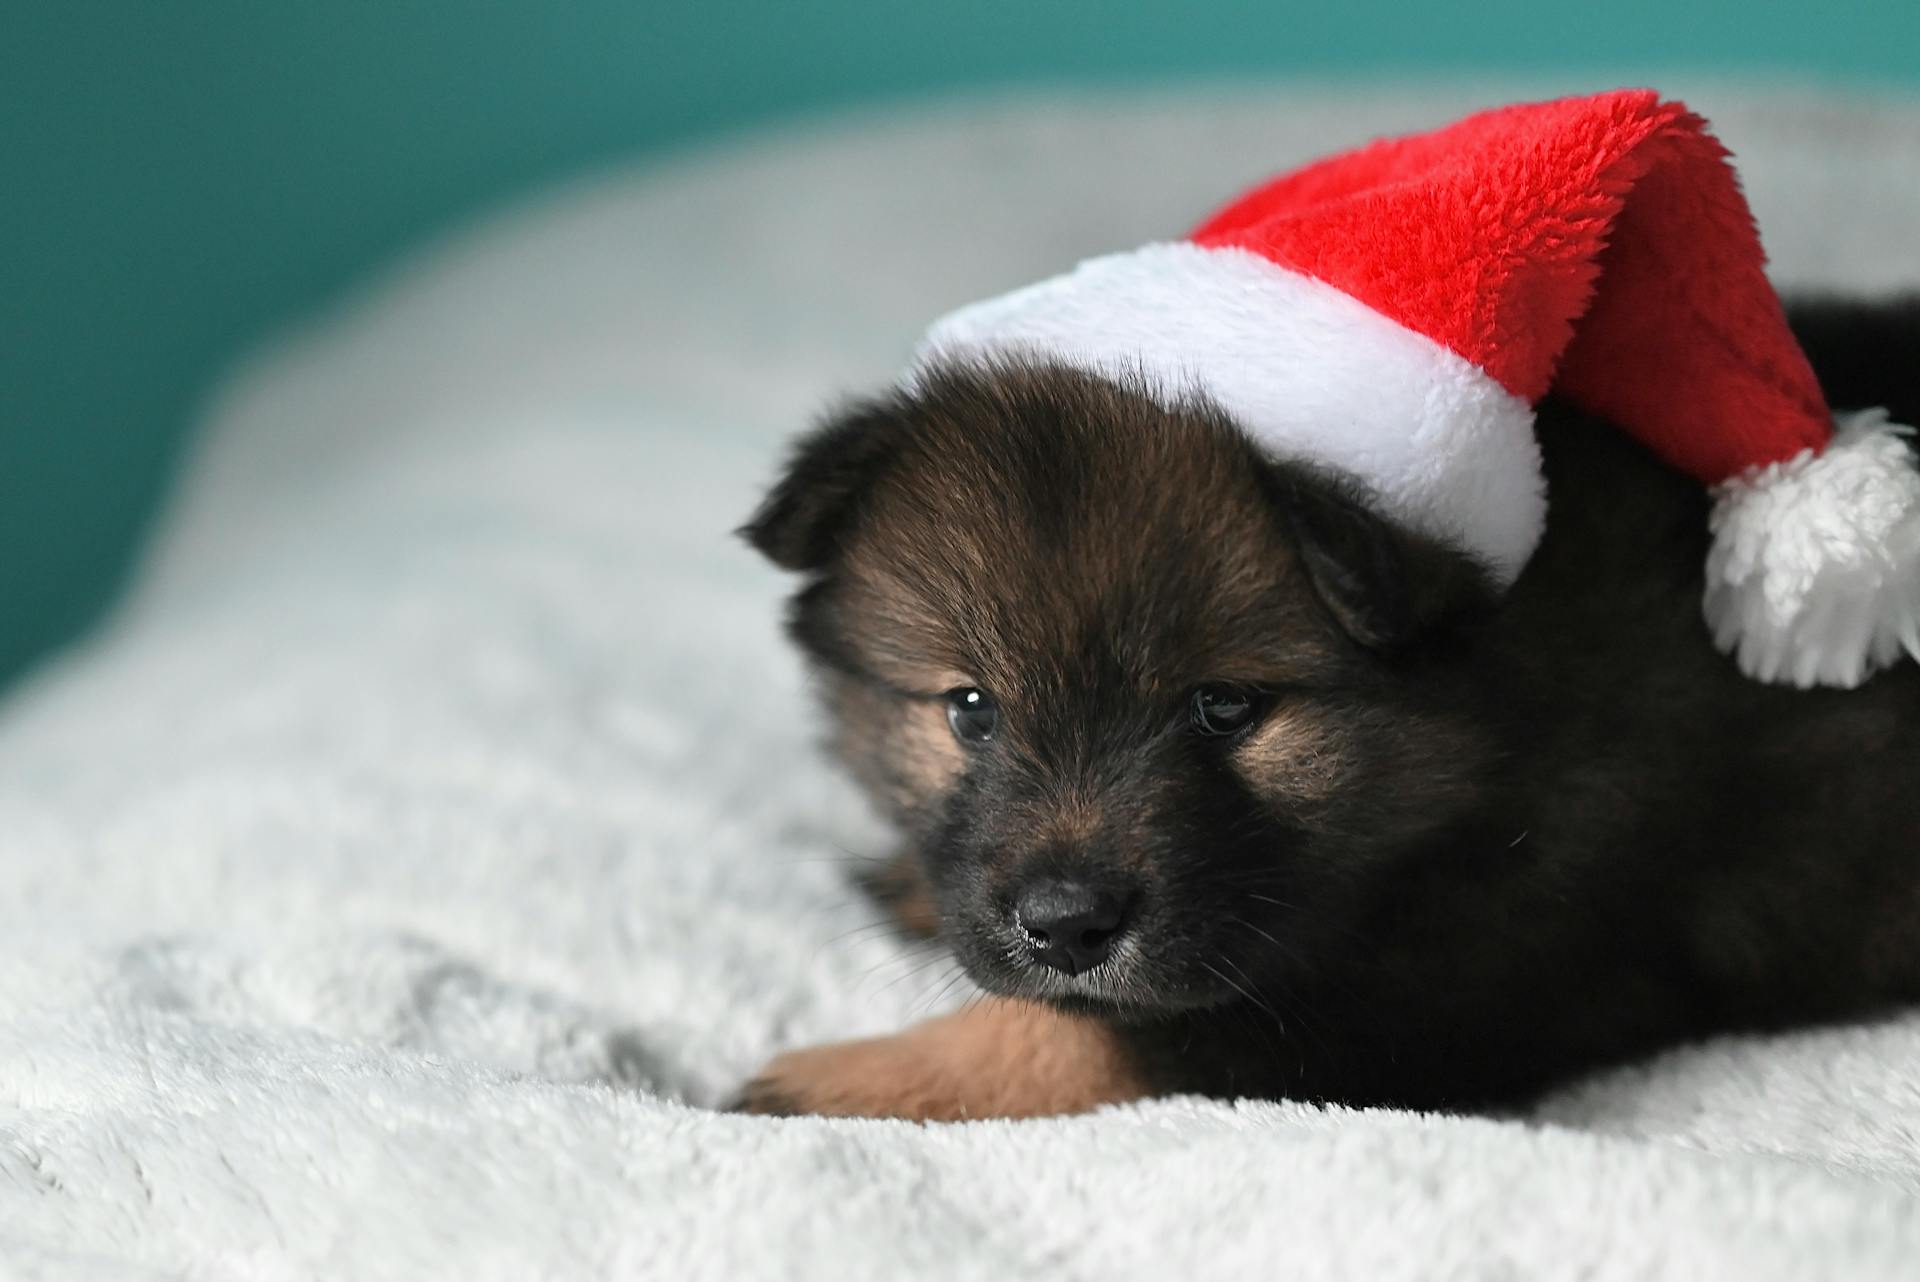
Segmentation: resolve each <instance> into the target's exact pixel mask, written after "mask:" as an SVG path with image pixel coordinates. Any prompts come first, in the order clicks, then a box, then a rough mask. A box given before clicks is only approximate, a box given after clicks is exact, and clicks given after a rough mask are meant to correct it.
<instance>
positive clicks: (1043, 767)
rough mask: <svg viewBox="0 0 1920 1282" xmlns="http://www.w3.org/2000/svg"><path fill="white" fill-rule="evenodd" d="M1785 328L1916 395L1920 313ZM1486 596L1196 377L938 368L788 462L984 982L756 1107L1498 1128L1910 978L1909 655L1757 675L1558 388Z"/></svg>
mask: <svg viewBox="0 0 1920 1282" xmlns="http://www.w3.org/2000/svg"><path fill="white" fill-rule="evenodd" d="M1794 320H1795V326H1796V330H1797V333H1798V335H1799V337H1800V338H1801V340H1802V342H1803V344H1804V346H1805V347H1806V348H1807V350H1808V353H1809V355H1810V357H1811V358H1812V360H1813V363H1814V365H1815V368H1816V370H1818V371H1819V372H1820V374H1821V376H1822V380H1823V383H1824V384H1825V386H1826V390H1827V392H1828V394H1829V397H1830V399H1831V400H1832V401H1833V403H1835V404H1849V405H1861V404H1881V405H1887V406H1888V407H1889V408H1890V409H1891V410H1892V411H1893V415H1894V417H1895V418H1896V419H1898V420H1900V421H1905V422H1914V421H1920V299H1916V300H1908V301H1903V302H1897V303H1892V304H1884V305H1871V306H1870V305H1865V304H1860V305H1855V304H1838V303H1828V304H1821V305H1817V306H1811V307H1801V308H1799V309H1797V310H1796V312H1795V316H1794ZM1538 430H1539V436H1540V440H1541V444H1542V448H1543V451H1544V454H1545V465H1546V472H1547V477H1548V489H1549V493H1550V494H1551V496H1552V503H1551V512H1550V516H1549V524H1548V528H1547V532H1546V535H1545V539H1544V542H1543V543H1542V544H1541V546H1540V547H1539V549H1538V551H1537V552H1536V553H1535V554H1534V556H1533V558H1532V560H1531V561H1530V562H1529V563H1528V565H1527V567H1526V569H1525V571H1524V573H1523V574H1522V575H1521V577H1520V579H1519V581H1518V583H1517V584H1516V585H1514V586H1513V587H1512V588H1511V589H1510V590H1508V591H1507V592H1505V593H1504V594H1496V592H1495V591H1494V590H1493V589H1492V588H1491V586H1490V585H1489V583H1488V582H1487V580H1486V579H1485V577H1484V576H1483V574H1482V573H1481V571H1480V570H1479V569H1478V568H1477V567H1476V565H1475V563H1474V562H1472V561H1471V560H1469V559H1467V558H1466V557H1464V556H1462V555H1460V554H1458V553H1457V552H1455V551H1453V550H1452V549H1450V548H1449V547H1446V546H1442V545H1440V544H1438V543H1436V542H1434V541H1432V540H1431V539H1428V538H1424V537H1422V536H1420V535H1417V534H1415V533H1413V532H1411V531H1410V530H1408V529H1406V528H1403V527H1401V526H1400V525H1397V524H1396V523H1395V522H1393V521H1391V520H1388V519H1385V518H1383V517H1382V516H1380V515H1379V514H1377V512H1376V510H1375V509H1374V507H1373V506H1372V504H1371V503H1370V500H1369V496H1368V495H1367V494H1366V493H1365V492H1362V491H1360V490H1358V489H1356V488H1355V487H1354V486H1352V485H1350V484H1348V483H1346V482H1344V481H1342V480H1341V479H1340V478H1338V477H1335V476H1331V475H1326V474H1322V473H1319V472H1316V471H1314V470H1311V469H1310V468H1306V467H1302V466H1298V465H1293V464H1289V463H1282V462H1276V461H1274V460H1273V459H1272V458H1269V457H1267V456H1266V455H1265V454H1263V453H1262V451H1261V450H1260V449H1258V448H1257V447H1256V446H1255V445H1254V444H1252V443H1251V441H1250V440H1249V438H1248V437H1247V436H1246V435H1245V434H1244V433H1243V432H1242V430H1241V429H1240V428H1239V427H1238V426H1237V425H1236V424H1235V423H1234V422H1233V421H1232V420H1231V419H1230V418H1229V417H1228V416H1226V415H1225V414H1223V413H1222V412H1220V411H1218V410H1216V409H1214V408H1211V407H1209V406H1208V405H1207V404H1204V403H1195V404H1190V405H1187V406H1185V407H1184V408H1179V409H1172V410H1170V409H1166V408H1162V407H1161V406H1160V405H1159V404H1157V403H1156V402H1155V400H1154V399H1152V398H1150V397H1148V396H1146V395H1144V394H1143V392H1142V391H1141V389H1139V388H1136V387H1130V386H1128V385H1126V384H1124V383H1116V382H1111V381H1106V380H1103V379H1101V378H1099V377H1096V376H1093V375H1090V374H1086V373H1080V372H1073V371H1069V370H1066V369H1063V368H1058V367H1053V366H1049V365H1045V364H1020V363H997V364H996V363H982V364H960V365H948V366H946V367H943V368H941V369H939V370H938V371H936V372H934V373H932V374H930V375H929V376H927V377H925V378H923V379H921V380H920V381H919V382H918V383H917V384H916V386H915V388H914V390H912V391H911V392H905V391H901V392H895V393H892V394H890V395H886V396H883V397H881V398H879V399H876V400H872V401H869V402H867V403H865V404H861V405H858V406H856V407H854V408H853V409H851V410H849V411H848V412H846V413H844V414H841V415H840V416H839V417H837V418H835V419H834V420H833V421H831V422H829V423H828V424H827V425H825V426H824V427H822V428H820V429H819V430H817V431H816V432H814V433H813V434H812V435H811V436H809V437H807V438H806V439H805V440H803V441H802V442H801V444H800V447H799V449H798V452H797V453H796V455H795V456H794V458H793V460H792V463H791V466H790V468H789V469H788V471H787V472H786V474H785V476H784V478H783V479H782V480H781V481H780V482H779V484H778V485H777V486H776V487H775V488H774V489H773V491H772V493H771V494H770V495H769V496H768V497H767V499H766V500H765V502H764V504H763V505H762V507H761V508H760V509H759V511H758V513H757V514H756V515H755V516H754V517H753V518H752V520H751V522H750V523H749V524H748V525H747V527H746V528H745V531H744V532H745V534H746V536H747V537H748V538H749V539H750V540H751V542H752V543H753V545H754V546H755V547H756V548H758V549H759V550H760V551H761V552H763V553H764V554H765V555H766V556H768V557H769V558H771V559H772V560H773V561H774V562H775V563H777V564H778V565H780V566H782V567H784V568H786V569H788V570H791V571H795V572H797V573H799V574H801V575H804V576H805V579H804V585H803V586H802V587H801V589H800V590H799V592H798V594H797V596H796V597H795V598H794V600H793V602H792V609H791V631H792V635H793V637H794V639H795V640H796V641H797V642H798V644H799V645H800V646H801V647H802V648H803V649H804V651H805V652H806V654H807V655H808V656H809V658H810V659H811V661H812V663H813V665H814V667H815V668H816V669H817V671H818V674H819V678H820V686H821V689H822V690H823V691H824V692H825V703H826V710H827V718H828V726H829V739H830V742H831V745H832V748H833V750H834V751H835V752H837V754H838V755H839V757H840V758H841V760H843V761H844V762H845V763H846V765H847V767H848V768H849V769H850V770H851V772H852V773H853V775H854V777H855V778H856V779H857V780H858V781H859V782H860V783H861V784H862V785H863V786H864V788H865V789H866V791H867V792H868V793H869V794H870V795H871V796H872V798H873V799H874V801H875V802H876V804H877V805H878V806H879V807H880V808H881V810H882V811H884V813H885V814H886V815H887V816H889V817H890V818H891V820H892V821H893V823H894V825H895V826H896V827H897V828H898V831H899V833H900V837H901V850H900V853H899V856H898V858H897V861H896V862H895V864H894V865H893V867H892V868H891V869H890V871H889V874H888V876H887V878H886V881H887V883H888V885H889V888H890V893H889V898H890V900H891V901H892V902H894V903H895V904H896V905H898V906H900V908H901V910H902V915H903V917H904V918H905V919H906V920H908V921H909V922H910V923H911V924H916V925H919V926H921V927H932V928H934V929H937V933H938V937H939V940H940V941H941V943H942V945H943V946H945V947H947V948H950V949H951V950H952V952H953V954H954V955H955V956H956V957H957V958H958V960H959V961H960V963H961V964H962V965H963V966H964V967H965V969H966V971H967V973H968V974H969V975H970V976H971V977H972V978H973V980H974V981H975V982H977V983H978V984H979V986H980V987H981V988H983V989H984V990H986V992H987V993H989V994H992V995H993V996H992V997H990V998H989V999H987V1000H985V1001H981V1002H977V1003H974V1004H972V1005H970V1006H969V1007H968V1008H967V1009H965V1010H964V1011H963V1012H961V1013H959V1014H954V1015H948V1016H945V1017H943V1018H939V1019H935V1020H932V1021H930V1022H928V1023H925V1024H922V1025H920V1026H918V1027H916V1028H913V1029H909V1030H907V1031H906V1032H904V1033H902V1034H900V1035H899V1036H897V1037H891V1038H884V1039H880V1040H875V1041H867V1042H856V1043H850V1044H844V1045H838V1046H828V1047H822V1048H817V1049H812V1050H803V1051H799V1052H797V1053H793V1054H789V1055H785V1056H782V1057H780V1058H778V1059H776V1060H774V1061H773V1062H772V1063H771V1064H770V1065H768V1066H767V1067H766V1069H765V1070H764V1071H763V1072H762V1073H761V1074H760V1075H759V1076H758V1077H757V1078H756V1079H755V1080H754V1081H753V1082H752V1083H751V1084H750V1085H749V1086H748V1087H747V1088H746V1091H745V1093H744V1096H743V1100H742V1105H743V1107H745V1108H746V1109H749V1110H752V1111H757V1112H769V1113H827V1114H853V1115H872V1116H898V1117H908V1118H920V1119H932V1118H960V1117H983V1116H1027V1115H1041V1114H1054V1113H1063V1112H1073V1111H1078V1110H1083V1109H1087V1108H1091V1107H1095V1106H1097V1105H1100V1104H1104V1103H1109V1102H1113V1101H1121V1100H1130V1099H1135V1098H1139V1097H1143V1096H1151V1095H1159V1094H1164V1093H1175V1092H1195V1093H1200V1094H1204V1095H1212V1096H1223V1097H1231V1096H1256V1097H1291V1098H1300V1099H1309V1100H1322V1101H1331V1102H1339V1103H1343V1104H1351V1105H1395V1106H1401V1107H1412V1108H1438V1109H1453V1110H1464V1109H1484V1108H1495V1107H1502V1106H1509V1105H1512V1104H1515V1103H1519V1102H1522V1101H1524V1100H1525V1099H1527V1098H1528V1097H1529V1096H1532V1095H1534V1094H1535V1093H1537V1092H1539V1091H1541V1090H1542V1089H1543V1088H1545V1087H1548V1086H1550V1085H1552V1084H1554V1083H1556V1082H1559V1081H1561V1080H1562V1079H1565V1078H1566V1077H1568V1076H1569V1075H1570V1074H1574V1073H1578V1072H1581V1071H1584V1070H1588V1069H1592V1068H1595V1067H1598V1066H1602V1065H1606V1064H1610V1063H1615V1062H1618V1061H1621V1060H1625V1059H1628V1058H1631V1057H1634V1056H1640V1055H1644V1054H1647V1053H1648V1052H1650V1051H1653V1050H1656V1049H1658V1048H1660V1047H1663V1046H1668V1045H1671V1044H1673V1043H1676V1042H1679V1041H1681V1040H1683V1039H1688V1038H1697V1037H1701V1036H1704V1035H1707V1034H1711V1033H1715V1032H1721V1031H1725V1030H1735V1029H1766V1028H1778V1027H1782V1026H1786V1025H1792V1024H1799V1023H1805V1022H1809V1021H1820V1020H1836V1019H1842V1018H1850V1017H1855V1016H1860V1015H1863V1014H1868V1013H1871V1012H1874V1011H1876V1010H1881V1009H1884V1008H1887V1007H1889V1006H1891V1005H1893V1004H1895V1003H1900V1002H1906V1001H1911V1000H1913V999H1915V998H1916V997H1920V845H1917V844H1916V843H1917V842H1920V836H1916V834H1920V665H1915V664H1912V663H1905V664H1903V665H1900V666H1897V667H1895V668H1892V669H1890V670H1888V671H1886V672H1884V673H1882V674H1881V675H1879V676H1877V677H1875V678H1874V679H1873V680H1871V681H1869V682H1868V683H1867V684H1866V685H1864V686H1863V687H1861V688H1859V689H1857V690H1852V691H1844V692H1843V691H1834V690H1817V691H1799V690H1792V689H1783V688H1780V687H1777V686H1770V685H1765V684H1761V683H1758V682H1755V681H1752V680H1749V679H1747V678H1745V677H1743V676H1742V675H1741V674H1740V673H1739V672H1738V671H1737V670H1736V668H1735V666H1734V664H1733V663H1732V662H1731V661H1730V660H1729V659H1728V658H1726V657H1725V656H1723V655H1722V654H1720V653H1719V652H1718V651H1717V650H1716V649H1715V648H1714V645H1713V643H1712V640H1711V638H1710V636H1709V633H1708V630H1707V628H1706V627H1705V626H1704V625H1703V623H1702V621H1701V617H1700V600H1701V592H1702V581H1701V578H1702V571H1701V566H1702V564H1703V561H1704V559H1705V541H1706V538H1707V534H1706V530H1707V521H1706V512H1705V508H1706V504H1707V501H1708V500H1707V496H1706V495H1705V493H1704V492H1703V491H1702V488H1701V487H1700V485H1699V484H1698V483H1697V482H1694V481H1692V480H1690V479H1688V478H1685V477H1682V476H1680V475H1678V474H1675V473H1673V472H1670V471H1669V470H1668V469H1667V468H1666V467H1665V466H1664V465H1663V464H1661V463H1660V462H1658V461H1657V460H1655V459H1654V458H1653V457H1652V455H1650V454H1649V453H1647V452H1646V451H1645V450H1643V449H1642V448H1641V447H1639V446H1637V445H1635V444H1634V443H1633V442H1632V441H1630V440H1629V439H1628V438H1627V436H1626V435H1625V434H1624V433H1622V432H1619V431H1616V430H1614V429H1613V428H1612V427H1611V426H1609V425H1608V424H1605V423H1601V422H1597V421H1594V420H1592V419H1589V418H1586V417H1583V416H1582V415H1581V414H1580V413H1578V412H1576V411H1574V410H1572V409H1570V408H1568V407H1566V406H1564V405H1560V404H1556V403H1555V402H1553V401H1552V400H1551V399H1550V400H1549V401H1548V402H1546V403H1545V404H1544V405H1543V406H1542V407H1541V411H1540V415H1539V424H1538Z"/></svg>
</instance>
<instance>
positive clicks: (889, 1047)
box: [734, 999, 1147, 1122]
mask: <svg viewBox="0 0 1920 1282" xmlns="http://www.w3.org/2000/svg"><path fill="white" fill-rule="evenodd" d="M1146 1093H1147V1092H1146V1087H1145V1085H1144V1084H1143V1083H1142V1082H1141V1081H1140V1079H1139V1078H1138V1077H1137V1075H1135V1074H1134V1073H1133V1072H1132V1071H1131V1070H1130V1069H1129V1067H1128V1066H1127V1064H1126V1061H1125V1057H1124V1056H1122V1055H1121V1054H1120V1053H1119V1050H1118V1048H1117V1046H1116V1044H1115V1043H1114V1040H1113V1038H1112V1035H1111V1033H1110V1032H1109V1031H1108V1030H1107V1029H1106V1028H1104V1027H1103V1026H1101V1025H1100V1024H1098V1023H1095V1022H1093V1021H1090V1020H1083V1019H1076V1018H1073V1017H1070V1016H1066V1015H1061V1014H1058V1013H1056V1012H1053V1011H1049V1010H1046V1009H1044V1008H1042V1007H1039V1006H1033V1005H1029V1004H1027V1003H1025V1002H1015V1001H1002V1000H998V999H988V1000H987V1001H984V1002H981V1003H978V1004H976V1005H972V1006H968V1007H967V1008H966V1009H964V1010H962V1011H958V1012H955V1013H954V1014H952V1015H942V1016H941V1017H939V1018H938V1019H931V1020H928V1021H927V1022H926V1023H924V1024H919V1025H916V1026H915V1027H913V1028H910V1029H908V1030H907V1031H906V1032H904V1033H900V1034H898V1035H897V1036H893V1037H875V1038H870V1039H868V1040H866V1041H858V1042H836V1043H834V1044H833V1045H830V1046H813V1047H808V1048H807V1049H805V1050H797V1051H790V1052H788V1053H787V1054H785V1055H782V1056H780V1057H778V1058H777V1059H775V1060H774V1061H773V1062H772V1063H770V1064H768V1065H767V1066H766V1067H765V1068H764V1069H762V1070H761V1071H760V1073H759V1075H758V1076H756V1077H755V1078H754V1079H753V1080H752V1081H751V1082H749V1083H748V1084H747V1086H746V1088H745V1089H744V1090H743V1091H742V1092H741V1094H740V1098H739V1099H738V1100H737V1101H736V1102H735V1104H734V1107H735V1108H736V1109H738V1110H739V1111H742V1112H747V1113H764V1114H769V1115H772V1116H776V1117H794V1116H800V1115H804V1114H817V1115H822V1116H827V1117H904V1118H908V1119H911V1120H913V1121H916V1122H934V1121H959V1120H962V1119H965V1118H979V1117H1048V1116H1052V1115H1055V1114H1059V1113H1080V1112H1085V1111H1086V1110H1088V1109H1092V1108H1098V1107H1099V1106H1100V1105H1102V1104H1114V1103H1120V1102H1123V1101H1126V1100H1133V1099H1139V1098H1140V1097H1141V1096H1142V1095H1144V1094H1146Z"/></svg>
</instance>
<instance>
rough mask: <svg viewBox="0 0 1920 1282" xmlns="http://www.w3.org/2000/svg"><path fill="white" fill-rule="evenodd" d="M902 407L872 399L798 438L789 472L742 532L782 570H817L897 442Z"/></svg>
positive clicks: (830, 554)
mask: <svg viewBox="0 0 1920 1282" xmlns="http://www.w3.org/2000/svg"><path fill="white" fill-rule="evenodd" d="M902 432H903V428H902V425H901V422H900V414H899V407H898V406H897V405H894V404H891V403H888V402H870V403H867V404H863V405H857V406H855V407H854V408H853V409H851V410H848V411H847V412H845V413H843V414H840V415H839V416H837V417H835V418H833V419H831V420H829V421H828V422H827V423H826V424H825V425H823V426H821V427H819V428H816V429H815V430H814V431H812V432H809V433H808V434H807V435H806V436H803V437H801V438H800V443H799V444H798V445H797V446H796V447H795V448H794V451H793V457H792V458H791V460H789V462H788V464H787V470H786V473H785V474H784V475H783V476H782V477H781V478H780V480H779V482H778V483H777V484H776V485H775V486H774V487H773V489H772V491H771V492H769V493H768V495H767V497H766V498H764V499H762V500H761V501H760V507H759V509H758V510H757V511H755V512H754V514H753V517H752V519H751V520H749V521H748V522H747V523H746V524H745V525H743V526H741V527H740V534H741V535H742V536H743V537H744V538H745V539H746V540H747V542H749V543H751V544H753V546H754V547H756V548H758V549H759V550H760V551H761V553H762V554H764V555H765V556H766V558H767V559H768V560H769V561H772V562H773V563H774V564H775V565H777V566H779V567H781V568H782V569H785V570H818V569H820V568H822V567H823V566H825V565H826V564H827V562H829V561H831V560H832V559H833V557H834V555H835V554H836V553H837V552H838V551H839V550H840V545H841V540H842V538H843V537H844V536H845V534H846V532H847V530H848V528H849V527H850V526H851V525H852V523H853V520H854V518H855V517H856V516H857V515H858V514H859V511H860V505H861V504H862V503H863V502H864V501H865V500H866V497H867V495H868V493H869V492H870V491H871V490H872V489H873V486H874V483H875V482H876V481H878V480H879V478H880V473H881V472H882V471H884V470H885V468H886V466H887V464H888V463H889V462H890V461H891V460H892V458H893V456H894V454H895V452H896V451H897V450H898V449H899V445H900V441H901V439H902Z"/></svg>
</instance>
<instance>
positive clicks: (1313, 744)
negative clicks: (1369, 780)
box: [1233, 707, 1346, 801]
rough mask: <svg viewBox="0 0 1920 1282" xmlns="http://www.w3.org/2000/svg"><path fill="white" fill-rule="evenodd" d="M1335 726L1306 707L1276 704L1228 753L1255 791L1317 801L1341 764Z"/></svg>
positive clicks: (1336, 782)
mask: <svg viewBox="0 0 1920 1282" xmlns="http://www.w3.org/2000/svg"><path fill="white" fill-rule="evenodd" d="M1344 758H1345V754H1344V752H1343V746H1342V743H1341V736H1340V734H1339V732H1338V731H1337V730H1336V729H1334V727H1332V726H1331V725H1328V724H1327V723H1326V722H1324V721H1322V720H1320V719H1319V718H1317V717H1315V716H1314V715H1313V714H1311V713H1309V712H1305V711H1302V710H1299V709H1291V708H1284V707H1283V708H1276V709H1275V710H1274V711H1273V712H1272V713H1271V714H1270V715H1269V716H1268V717H1267V719H1266V720H1265V721H1264V722H1263V723H1261V725H1260V727H1259V729H1258V730H1257V731H1255V733H1254V734H1253V736H1252V737H1251V738H1249V739H1248V740H1247V741H1246V743H1244V744H1242V745H1241V747H1240V749H1239V750H1238V751H1237V752H1235V753H1234V755H1233V764H1234V768H1235V769H1236V770H1237V771H1239V773H1240V777H1241V778H1243V779H1245V780H1246V781H1247V786H1248V787H1250V788H1252V789H1253V790H1254V791H1255V792H1256V793H1260V794H1263V795H1269V796H1278V797H1284V798H1286V799H1288V800H1289V801H1320V800H1324V799H1325V798H1327V797H1329V796H1332V795H1333V793H1334V792H1335V791H1336V790H1338V788H1339V787H1340V783H1341V780H1342V778H1343V777H1344V774H1345V770H1346V761H1345V759H1344Z"/></svg>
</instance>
